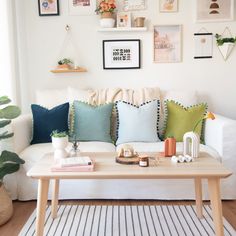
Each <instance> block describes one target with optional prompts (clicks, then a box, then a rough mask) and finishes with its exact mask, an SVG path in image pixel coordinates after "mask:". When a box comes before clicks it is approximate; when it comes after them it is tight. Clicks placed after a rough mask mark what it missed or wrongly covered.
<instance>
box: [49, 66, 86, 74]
mask: <svg viewBox="0 0 236 236" xmlns="http://www.w3.org/2000/svg"><path fill="white" fill-rule="evenodd" d="M51 72H52V73H76V72H87V70H86V69H85V68H82V67H80V68H78V69H69V70H58V69H55V70H51Z"/></svg>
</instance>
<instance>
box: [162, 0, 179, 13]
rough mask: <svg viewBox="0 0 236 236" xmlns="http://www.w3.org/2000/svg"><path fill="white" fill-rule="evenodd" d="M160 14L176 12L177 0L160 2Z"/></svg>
mask: <svg viewBox="0 0 236 236" xmlns="http://www.w3.org/2000/svg"><path fill="white" fill-rule="evenodd" d="M159 3H160V5H159V8H160V12H177V11H178V0H160V1H159Z"/></svg>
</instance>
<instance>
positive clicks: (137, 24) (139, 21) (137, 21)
mask: <svg viewBox="0 0 236 236" xmlns="http://www.w3.org/2000/svg"><path fill="white" fill-rule="evenodd" d="M144 21H145V17H137V18H136V19H135V20H134V26H135V27H144Z"/></svg>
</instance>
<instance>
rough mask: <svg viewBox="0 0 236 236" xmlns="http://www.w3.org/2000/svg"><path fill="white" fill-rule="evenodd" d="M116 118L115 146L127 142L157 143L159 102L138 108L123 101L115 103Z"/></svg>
mask: <svg viewBox="0 0 236 236" xmlns="http://www.w3.org/2000/svg"><path fill="white" fill-rule="evenodd" d="M115 109H116V116H117V124H118V125H117V133H116V136H117V140H116V145H119V144H122V143H129V142H158V141H160V139H159V137H158V135H157V134H158V124H159V110H160V101H159V100H154V101H150V102H145V103H143V104H141V105H140V106H135V105H132V104H131V103H127V102H124V101H119V102H116V103H115Z"/></svg>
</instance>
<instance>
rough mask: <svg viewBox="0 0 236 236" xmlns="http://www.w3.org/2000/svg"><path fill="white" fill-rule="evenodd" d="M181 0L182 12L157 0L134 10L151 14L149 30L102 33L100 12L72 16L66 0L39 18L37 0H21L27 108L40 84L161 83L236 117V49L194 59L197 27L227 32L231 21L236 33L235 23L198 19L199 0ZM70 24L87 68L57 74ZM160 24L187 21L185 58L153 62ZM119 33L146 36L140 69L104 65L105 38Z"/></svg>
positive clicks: (61, 86)
mask: <svg viewBox="0 0 236 236" xmlns="http://www.w3.org/2000/svg"><path fill="white" fill-rule="evenodd" d="M16 1H17V0H16ZM179 2H180V4H179V12H178V13H169V14H167V13H159V10H158V1H157V0H148V2H147V4H148V9H147V10H146V11H144V12H135V15H146V17H147V18H148V23H149V31H148V32H136V33H135V32H132V33H118V32H116V33H115V32H113V33H100V32H97V28H98V27H99V20H98V19H99V18H98V16H96V15H95V16H70V15H68V5H67V3H68V1H67V0H61V1H60V11H61V14H60V16H53V17H39V16H38V6H37V1H36V0H34V1H29V0H24V2H23V0H22V1H21V7H20V8H19V9H17V10H18V12H17V14H18V16H21V18H22V19H21V21H22V22H24V24H21V25H20V27H21V29H20V30H19V32H21V35H20V36H21V43H23V44H25V45H26V47H25V51H23V50H22V51H21V56H22V58H23V62H24V63H25V64H24V67H25V68H24V70H25V74H24V78H23V79H24V80H25V81H27V83H25V84H27V85H28V87H27V92H28V93H29V94H28V96H29V99H28V100H26V99H25V100H24V102H23V108H24V110H28V108H29V104H30V103H31V102H33V101H34V92H35V90H36V89H44V88H63V87H65V86H68V85H69V86H75V87H96V88H97V87H115V86H121V87H141V86H148V87H151V86H159V87H160V88H162V89H191V90H193V89H194V90H196V91H197V92H198V94H199V95H200V98H201V100H202V101H206V102H208V104H209V108H210V110H212V111H213V112H217V113H220V114H223V115H226V116H228V117H231V118H234V119H236V105H235V100H236V93H235V91H236V75H235V73H236V70H235V67H236V50H234V52H233V54H232V55H231V57H230V58H229V59H228V60H227V61H226V62H225V61H224V60H223V58H222V56H221V54H220V52H219V51H218V49H217V47H216V45H214V58H213V59H202V60H194V59H193V56H194V41H193V34H194V33H195V32H197V31H199V30H200V28H201V27H205V28H206V29H207V30H208V31H209V32H213V33H222V32H223V30H224V28H225V27H226V26H228V27H230V29H231V31H232V33H233V34H234V35H236V22H235V21H234V22H225V23H208V24H196V23H194V0H180V1H179ZM23 3H24V4H23ZM18 5H19V4H18ZM66 24H69V25H70V26H71V27H72V33H73V35H74V38H75V40H76V41H77V46H78V51H79V63H80V65H81V66H84V67H86V68H87V69H88V72H87V73H75V74H64V75H62V74H61V75H54V74H52V73H50V72H49V71H50V69H52V67H53V66H54V63H56V61H57V59H58V58H57V56H58V53H59V51H60V49H61V45H62V43H63V40H64V37H65V30H64V27H65V25H66ZM155 24H182V25H183V62H182V63H174V64H155V63H153V40H152V38H153V33H152V26H153V25H155ZM22 38H24V39H25V40H22ZM119 38H120V39H141V40H142V68H141V69H140V70H115V71H114V70H110V71H109V70H103V69H102V40H103V39H119ZM20 46H22V45H20ZM23 47H24V45H23ZM26 55H27V56H26ZM21 79H22V78H21ZM25 92H26V89H25V87H24V92H23V96H26V95H25Z"/></svg>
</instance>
